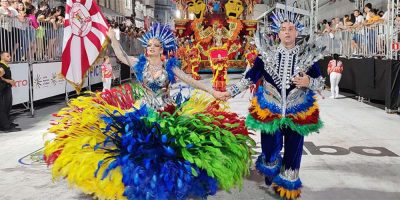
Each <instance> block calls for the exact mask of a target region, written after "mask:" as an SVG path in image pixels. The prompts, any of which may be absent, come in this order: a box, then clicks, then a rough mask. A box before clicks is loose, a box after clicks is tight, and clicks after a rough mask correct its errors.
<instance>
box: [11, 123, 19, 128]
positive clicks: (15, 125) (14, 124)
mask: <svg viewBox="0 0 400 200" xmlns="http://www.w3.org/2000/svg"><path fill="white" fill-rule="evenodd" d="M10 126H11V127H17V126H19V124H16V123H11V124H10Z"/></svg>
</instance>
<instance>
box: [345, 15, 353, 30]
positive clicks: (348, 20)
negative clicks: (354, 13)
mask: <svg viewBox="0 0 400 200" xmlns="http://www.w3.org/2000/svg"><path fill="white" fill-rule="evenodd" d="M343 23H344V25H345V26H346V27H349V26H352V25H353V22H351V20H350V16H349V15H345V16H344V18H343Z"/></svg>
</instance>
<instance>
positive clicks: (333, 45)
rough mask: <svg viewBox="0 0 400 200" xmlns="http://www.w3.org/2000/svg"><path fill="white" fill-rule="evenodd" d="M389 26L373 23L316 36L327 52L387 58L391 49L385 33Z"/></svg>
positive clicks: (349, 55)
mask: <svg viewBox="0 0 400 200" xmlns="http://www.w3.org/2000/svg"><path fill="white" fill-rule="evenodd" d="M389 28H390V26H389V25H388V24H375V25H371V26H362V27H359V28H354V29H347V30H340V31H335V32H331V33H325V34H319V35H317V37H319V40H320V41H321V42H323V44H324V45H326V47H327V50H326V52H327V53H328V54H334V53H336V54H339V55H342V56H346V57H354V56H362V57H385V58H388V57H389V56H388V55H389V52H390V51H392V48H391V46H390V42H389V41H388V34H387V33H388V31H389Z"/></svg>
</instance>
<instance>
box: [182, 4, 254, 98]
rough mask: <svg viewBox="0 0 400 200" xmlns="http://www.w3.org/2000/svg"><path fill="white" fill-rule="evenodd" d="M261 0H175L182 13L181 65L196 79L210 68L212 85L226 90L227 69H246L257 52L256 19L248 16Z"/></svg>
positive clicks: (216, 88) (220, 89)
mask: <svg viewBox="0 0 400 200" xmlns="http://www.w3.org/2000/svg"><path fill="white" fill-rule="evenodd" d="M258 1H259V0H228V1H224V0H208V1H207V0H174V2H175V3H176V5H177V8H178V10H179V11H180V13H182V16H183V17H182V19H176V20H175V30H176V35H177V37H178V38H179V44H180V47H179V49H178V51H177V57H178V58H179V59H180V60H181V62H182V68H183V69H185V71H186V72H187V73H191V74H192V77H193V78H194V79H197V80H199V79H201V77H200V75H199V70H200V69H211V71H212V73H213V77H212V84H213V88H214V89H215V90H218V91H226V82H227V73H228V69H241V70H244V69H245V68H246V67H248V65H251V64H252V60H253V59H255V57H256V56H257V52H256V51H255V48H254V47H253V46H254V44H252V42H251V41H252V40H253V36H254V33H255V31H256V28H257V21H256V20H249V19H247V18H251V14H252V12H253V8H254V5H255V4H256V3H257V2H258Z"/></svg>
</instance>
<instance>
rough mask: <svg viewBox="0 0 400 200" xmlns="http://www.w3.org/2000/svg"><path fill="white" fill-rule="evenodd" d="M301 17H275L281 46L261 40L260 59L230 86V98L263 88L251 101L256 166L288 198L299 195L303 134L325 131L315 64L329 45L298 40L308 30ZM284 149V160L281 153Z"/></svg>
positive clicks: (249, 124)
mask: <svg viewBox="0 0 400 200" xmlns="http://www.w3.org/2000/svg"><path fill="white" fill-rule="evenodd" d="M298 20H299V16H297V15H295V14H293V13H289V12H287V11H285V12H282V13H281V12H278V13H274V15H273V16H272V21H273V23H272V25H271V29H272V31H273V32H275V33H277V34H278V36H279V38H280V41H281V42H280V44H279V45H278V46H276V45H273V41H270V40H269V39H268V37H262V38H261V39H260V33H258V34H257V36H256V38H255V39H256V45H257V47H258V51H259V52H260V54H261V56H260V57H258V58H257V59H256V60H255V62H254V66H253V68H251V69H250V70H249V71H248V72H247V73H246V75H245V77H244V78H242V80H241V81H240V82H238V83H237V84H235V85H233V86H231V87H230V88H228V91H227V92H226V93H224V97H225V98H230V97H234V96H236V95H238V94H239V93H240V92H242V91H244V90H246V89H247V88H248V87H249V86H250V85H252V84H256V83H257V85H258V86H259V87H258V88H257V90H256V92H255V94H254V97H253V99H252V100H251V106H250V108H249V115H248V117H247V119H246V126H247V127H248V128H250V129H255V130H260V131H261V147H262V154H261V155H260V156H259V157H258V159H257V162H256V168H257V169H258V170H259V171H260V172H261V173H262V174H264V175H265V183H266V184H267V185H268V186H270V185H271V186H272V188H273V189H274V190H275V191H276V192H277V193H278V194H279V195H280V196H281V197H283V198H285V199H296V198H298V197H299V196H300V192H301V190H300V189H301V186H302V183H301V181H300V178H299V169H300V162H301V156H302V149H303V142H304V136H307V135H308V134H310V133H312V132H316V131H318V130H319V129H320V128H321V127H322V122H321V121H320V119H319V108H318V104H317V102H316V95H315V91H318V90H320V89H322V87H323V86H324V79H323V78H322V77H321V74H320V71H319V68H318V66H317V65H316V62H317V61H318V60H319V59H320V58H321V57H322V54H321V52H322V51H323V50H324V47H316V46H315V45H314V44H311V43H307V42H303V44H301V45H296V42H295V39H296V37H297V36H298V34H299V32H300V31H302V29H303V28H304V26H303V25H302V24H301V23H300V22H299V21H298ZM283 146H284V154H283V158H282V157H281V154H280V151H281V150H282V147H283Z"/></svg>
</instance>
